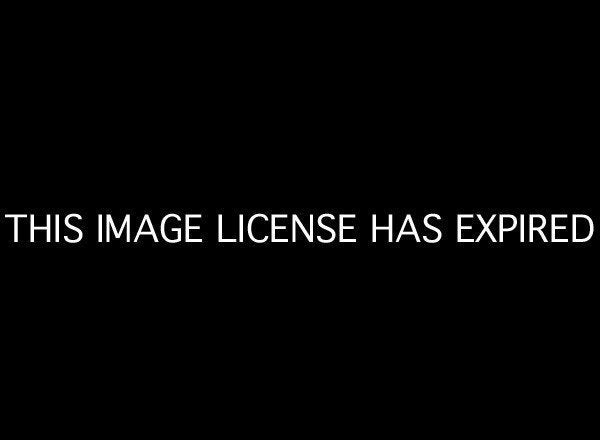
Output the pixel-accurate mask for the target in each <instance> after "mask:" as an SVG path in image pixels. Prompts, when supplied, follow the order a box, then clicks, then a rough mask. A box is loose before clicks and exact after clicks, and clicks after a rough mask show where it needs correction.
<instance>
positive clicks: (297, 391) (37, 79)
mask: <svg viewBox="0 0 600 440" xmlns="http://www.w3.org/2000/svg"><path fill="white" fill-rule="evenodd" d="M52 12H57V11H52ZM153 12H157V11H153ZM163 12H164V11H163ZM247 12H248V14H247V13H246V12H240V11H239V10H237V9H236V11H233V10H232V11H228V12H227V13H225V14H224V15H223V14H221V15H216V14H215V13H214V12H212V11H211V12H207V11H204V12H195V13H193V14H190V15H188V14H186V13H184V12H183V11H180V12H177V13H175V15H173V16H171V15H170V14H169V15H167V14H166V13H165V15H164V16H163V14H162V12H161V14H159V15H160V18H156V16H155V15H152V17H150V16H147V15H146V13H145V12H144V13H141V12H140V11H137V12H136V13H133V14H127V15H126V14H125V13H124V12H122V13H119V14H114V16H112V15H111V16H110V17H107V18H102V19H100V18H99V17H100V15H97V14H100V12H97V13H96V12H95V13H94V14H92V15H85V19H83V18H82V16H78V18H77V19H75V18H74V19H66V22H65V23H63V22H62V21H57V20H50V19H48V16H46V17H45V16H44V14H43V13H41V14H40V16H36V17H35V19H34V18H33V15H36V14H34V13H33V12H32V11H30V12H28V14H26V15H25V16H23V17H24V19H25V20H24V21H19V23H18V24H16V25H15V26H14V29H10V30H8V31H7V39H6V44H5V52H4V55H3V66H4V67H3V70H4V72H3V73H4V74H5V79H4V80H3V85H4V87H3V96H4V99H3V110H4V111H3V124H2V125H3V133H4V136H3V137H4V142H3V156H4V158H3V160H2V173H1V176H2V177H1V179H2V201H1V202H2V205H1V206H2V213H3V214H4V213H5V212H31V213H42V212H43V213H67V212H79V213H83V214H86V215H87V216H89V215H92V214H94V213H96V212H105V211H107V210H110V211H113V212H124V211H131V212H151V213H153V214H155V215H158V214H160V213H163V212H169V211H175V212H179V213H186V212H190V213H202V214H204V215H205V216H206V217H208V218H210V217H211V216H214V215H215V214H216V213H217V212H222V211H229V212H237V211H239V210H243V211H246V212H252V211H256V212H288V213H292V212H294V213H319V212H325V211H328V212H334V213H335V212H356V213H359V215H361V243H360V244H359V245H348V246H342V245H338V246H331V247H326V248H323V247H321V248H317V247H291V246H285V245H283V246H275V245H273V246H268V247H262V248H252V247H244V248H234V249H232V248H227V249H225V248H218V247H216V246H214V245H210V244H207V245H206V246H199V247H175V248H164V247H158V248H154V247H152V246H138V247H129V248H128V247H126V246H124V247H117V248H115V247H111V248H102V247H98V246H95V245H94V244H93V243H88V244H83V245H81V246H76V247H63V246H54V247H53V246H39V247H35V248H31V247H27V246H23V247H20V246H10V245H9V243H8V242H7V240H4V242H3V245H2V254H3V257H5V258H3V263H2V264H3V270H2V273H3V278H4V282H3V284H4V285H5V286H6V287H5V288H3V289H2V291H3V295H2V301H3V303H4V304H3V307H2V311H3V314H4V315H5V319H3V324H4V327H5V331H4V338H3V339H4V341H5V347H6V348H5V355H6V356H5V358H6V362H5V365H7V366H8V367H9V370H10V373H9V374H8V375H7V376H6V382H7V384H8V385H9V386H10V388H11V389H13V388H14V389H15V393H14V394H11V396H14V397H11V404H10V408H11V412H12V413H13V414H15V415H20V416H23V414H31V410H32V409H34V408H35V409H38V410H40V411H39V412H40V413H41V414H45V415H46V417H47V418H45V419H44V420H47V421H46V422H44V423H49V424H52V425H57V426H63V423H67V424H71V423H73V420H74V419H77V420H78V421H83V422H88V423H86V425H87V426H88V427H89V426H99V427H107V426H109V425H112V422H113V421H123V420H128V421H131V420H133V421H134V425H136V426H138V427H148V426H150V427H152V428H153V429H158V426H157V425H160V426H163V427H165V428H166V429H167V430H168V431H171V430H174V429H176V428H180V427H181V426H183V425H184V424H183V422H184V421H191V422H192V423H193V424H201V426H198V427H200V428H202V427H203V426H204V425H203V423H205V420H207V419H208V420H210V421H212V422H213V423H214V422H216V423H217V424H218V425H219V426H221V427H222V429H225V430H230V429H239V428H242V429H251V428H255V427H256V428H261V429H266V428H269V429H273V428H274V427H275V426H276V425H278V424H279V423H281V422H283V423H282V424H283V426H284V427H285V428H286V429H287V430H286V431H282V432H288V431H290V430H291V431H295V430H298V429H306V430H308V432H314V431H313V430H312V429H313V428H312V427H313V426H315V422H317V423H318V422H323V421H328V422H330V423H329V426H330V428H329V429H331V430H332V431H331V432H337V430H340V429H344V428H350V429H357V430H358V429H359V428H363V429H365V430H366V431H365V432H372V431H373V430H375V429H383V428H384V427H386V426H387V425H388V424H389V423H391V424H392V426H395V427H396V428H399V427H400V428H401V427H403V426H407V427H408V425H404V424H403V423H405V422H401V421H402V420H407V419H408V420H410V421H412V422H413V423H416V424H418V425H420V426H421V427H422V428H423V429H426V430H431V429H440V428H441V429H455V428H460V429H465V428H467V427H469V428H471V429H473V428H474V427H475V425H477V424H478V423H481V422H483V425H484V426H485V427H486V428H487V429H488V430H490V429H491V430H497V429H507V430H509V432H512V431H510V430H511V429H512V428H511V427H512V426H514V423H515V422H522V421H525V420H528V421H532V420H533V421H534V423H532V424H531V426H532V428H533V429H540V427H548V426H551V427H553V428H556V429H557V428H558V426H557V425H559V424H560V425H561V426H563V427H566V428H568V429H573V424H572V423H573V419H572V418H571V416H572V415H573V414H576V415H577V417H578V418H579V420H580V421H581V420H583V419H584V418H585V417H586V414H588V411H589V409H586V408H587V405H586V403H585V402H586V396H589V395H590V394H591V393H592V390H593V389H595V388H594V385H593V381H592V375H591V372H592V371H593V369H594V366H595V365H596V364H595V363H594V362H592V359H593V356H592V355H593V348H594V347H593V341H594V339H595V338H596V336H597V327H598V326H597V322H596V320H595V314H596V310H597V304H596V301H595V299H594V297H593V295H594V293H595V290H597V289H596V287H595V284H594V283H593V281H595V279H594V269H595V266H596V262H597V253H596V247H597V238H595V239H594V242H593V243H590V244H587V245H560V244H559V245H552V246H544V245H541V246H522V245H521V246H518V245H515V244H508V245H506V246H486V245H482V246H460V245H458V244H456V243H455V242H454V241H455V240H454V238H455V236H454V225H453V218H454V216H455V215H456V214H457V213H460V212H477V213H487V214H490V213H512V214H518V213H530V212H531V213H545V214H549V213H585V214H588V215H592V216H593V217H594V218H595V220H596V221H597V212H598V211H597V208H596V207H595V205H596V203H595V200H596V199H595V195H594V193H593V188H594V187H595V186H596V184H595V180H596V179H595V178H594V177H595V174H594V161H593V159H592V154H593V152H592V147H593V146H594V145H596V144H597V135H596V133H595V130H594V128H595V121H596V118H597V108H596V107H595V102H596V101H597V85H596V84H595V82H594V81H593V78H595V77H597V69H596V68H595V66H594V65H593V54H594V52H593V49H594V47H593V46H592V44H591V43H592V40H591V39H589V38H590V36H589V35H588V33H591V32H592V29H591V28H589V27H588V26H587V25H586V24H585V23H584V22H583V21H582V19H581V18H580V17H575V18H569V17H567V16H566V15H565V16H563V17H561V19H560V20H559V21H556V19H553V20H550V19H549V18H543V17H542V16H541V15H540V14H539V13H536V14H532V15H527V17H526V18H524V17H525V13H524V11H521V13H520V14H516V15H514V16H513V15H510V14H509V16H506V15H504V14H500V11H496V12H494V13H487V12H483V11H481V13H480V15H477V13H476V12H475V11H469V14H466V11H445V12H441V11H427V12H425V13H420V14H416V13H414V12H412V11H404V12H397V11H395V12H393V13H392V12H385V11H380V12H376V13H374V14H371V13H369V14H367V13H366V11H353V12H354V14H351V15H347V14H346V13H344V14H338V13H332V14H328V15H327V17H326V18H325V14H324V11H321V13H319V14H308V16H307V15H306V14H303V13H301V11H295V12H293V13H284V12H283V11H281V12H280V13H276V12H275V11H272V10H270V11H269V13H268V14H267V13H266V12H265V11H262V12H261V11H255V10H253V11H247ZM305 12H306V11H305ZM338 12H339V11H338ZM446 12H448V13H449V12H453V13H454V15H446ZM538 12H539V11H538ZM69 13H70V14H73V13H74V12H73V11H70V12H69ZM250 13H253V14H251V15H249V14H250ZM75 14H76V13H75ZM278 14H280V15H278ZM470 14H474V15H470ZM184 16H185V18H184ZM69 17H70V15H69ZM102 17H104V15H102ZM257 17H259V18H260V19H259V18H257ZM517 17H518V18H517ZM63 18H65V16H64V15H63ZM375 212H376V213H380V214H387V213H395V214H405V213H413V214H423V213H428V212H438V213H440V214H441V215H443V217H444V219H445V220H446V221H447V225H448V227H447V228H445V229H444V233H445V238H444V241H443V243H441V244H440V245H438V246H420V247H417V246H413V245H411V244H410V243H407V244H406V245H401V246H394V247H377V248H376V247H374V246H371V245H369V244H368V238H369V234H368V229H367V228H366V225H368V223H364V221H365V220H368V218H369V215H370V214H371V213H375ZM363 229H366V232H365V231H363ZM3 233H5V231H3ZM4 237H6V235H4ZM54 411H56V412H58V413H61V414H63V416H62V417H54V416H52V414H53V412H54ZM36 413H38V412H36ZM40 417H41V416H40ZM173 417H174V418H173ZM40 420H41V419H40ZM92 423H93V424H92ZM578 425H579V423H578ZM48 426H50V425H48ZM133 429H139V428H135V427H134V428H133Z"/></svg>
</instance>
